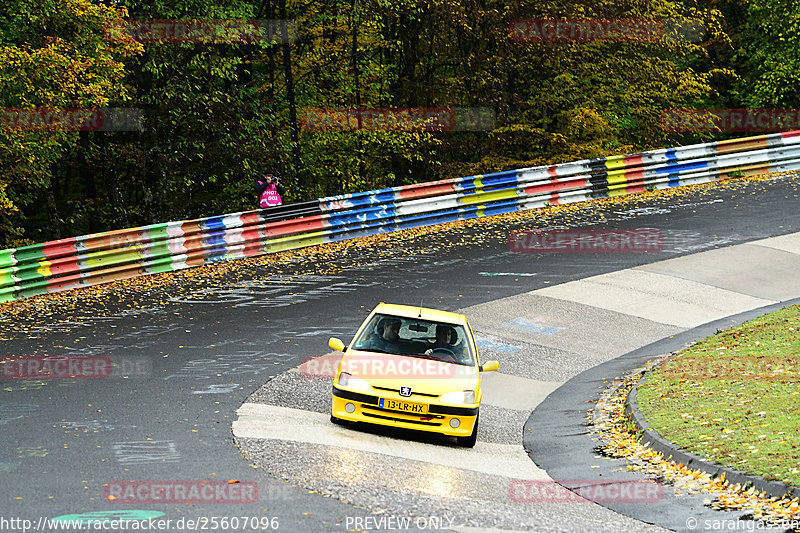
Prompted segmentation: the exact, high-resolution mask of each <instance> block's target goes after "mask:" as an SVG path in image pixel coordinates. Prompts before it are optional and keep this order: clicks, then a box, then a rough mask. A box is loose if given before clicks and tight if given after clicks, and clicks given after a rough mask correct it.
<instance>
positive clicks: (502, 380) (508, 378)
mask: <svg viewBox="0 0 800 533" xmlns="http://www.w3.org/2000/svg"><path fill="white" fill-rule="evenodd" d="M563 384H564V382H562V381H537V380H534V379H528V378H522V377H519V376H513V375H511V374H503V373H501V372H486V373H484V374H483V383H482V384H481V389H482V390H483V400H482V403H484V404H488V405H494V406H497V407H503V408H505V409H516V410H519V411H533V410H534V409H535V408H536V406H537V405H539V404H540V403H542V401H543V400H544V399H545V398H547V395H548V394H550V393H551V392H553V391H554V390H556V389H557V388H559V387H560V386H561V385H563Z"/></svg>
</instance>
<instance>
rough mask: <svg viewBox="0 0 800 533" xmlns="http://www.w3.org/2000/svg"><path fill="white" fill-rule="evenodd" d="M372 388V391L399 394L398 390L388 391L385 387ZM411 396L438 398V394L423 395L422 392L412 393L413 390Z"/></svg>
mask: <svg viewBox="0 0 800 533" xmlns="http://www.w3.org/2000/svg"><path fill="white" fill-rule="evenodd" d="M372 388H373V389H377V390H385V391H389V392H396V393H397V394H400V389H390V388H387V387H376V386H375V385H373V386H372ZM411 396H425V397H426V398H438V397H439V395H438V394H425V393H424V392H414V391H413V390H412V391H411ZM405 397H406V396H404V398H405ZM409 398H410V396H409Z"/></svg>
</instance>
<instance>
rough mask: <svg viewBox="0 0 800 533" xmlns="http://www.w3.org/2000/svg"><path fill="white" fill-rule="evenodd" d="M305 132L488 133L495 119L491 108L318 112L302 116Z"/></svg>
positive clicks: (309, 110) (309, 111) (307, 110)
mask: <svg viewBox="0 0 800 533" xmlns="http://www.w3.org/2000/svg"><path fill="white" fill-rule="evenodd" d="M299 119H300V124H301V126H302V128H303V129H304V130H306V131H310V132H323V131H348V132H350V131H358V130H368V131H488V130H492V129H494V127H495V125H496V122H497V120H496V116H495V112H494V110H493V109H490V108H488V107H408V108H400V107H382V108H356V109H350V108H341V109H333V108H319V107H307V108H304V109H302V110H301V112H300V116H299Z"/></svg>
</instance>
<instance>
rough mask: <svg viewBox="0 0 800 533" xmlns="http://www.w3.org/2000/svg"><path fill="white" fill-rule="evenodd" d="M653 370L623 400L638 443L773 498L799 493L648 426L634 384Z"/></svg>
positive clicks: (792, 495) (677, 461) (794, 489)
mask: <svg viewBox="0 0 800 533" xmlns="http://www.w3.org/2000/svg"><path fill="white" fill-rule="evenodd" d="M653 370H654V369H650V370H648V371H647V372H645V373H644V375H643V376H642V377H641V378H640V379H639V380H638V381H637V382H636V385H634V386H633V388H632V389H631V391H630V392H629V393H628V397H627V398H626V400H625V414H626V415H628V417H629V418H630V419H631V420H632V421H633V423H634V424H635V425H636V428H637V429H638V430H639V431H641V432H642V436H641V438H640V439H639V441H640V442H641V443H642V444H644V445H645V446H647V447H649V448H650V449H652V450H655V451H657V452H660V453H662V454H663V455H664V458H665V459H667V460H670V461H672V462H675V463H683V465H684V466H686V467H688V468H692V469H694V470H700V471H702V472H706V473H708V474H711V475H712V476H719V475H720V474H723V473H724V474H725V479H726V480H727V481H728V482H729V483H730V484H731V485H734V484H736V483H739V484H741V485H742V486H743V487H745V488H749V487H754V488H755V489H756V490H757V491H759V492H765V493H766V494H767V495H768V496H770V497H773V498H782V497H784V496H786V495H787V494H788V495H789V496H791V497H800V488H796V487H791V486H789V485H786V484H785V483H782V482H780V481H768V480H766V479H764V478H763V477H761V476H757V475H754V474H745V473H744V472H741V471H739V470H736V469H735V468H731V467H728V466H724V465H721V464H719V463H717V462H716V461H712V460H710V459H707V458H705V457H703V456H701V455H697V454H694V453H692V452H690V451H687V450H684V449H683V448H681V447H680V446H678V445H677V444H675V443H674V442H672V441H669V440H667V439H665V438H664V437H662V436H661V435H660V434H659V433H658V432H657V431H656V430H654V429H651V428H650V423H649V422H648V421H647V420H646V419H645V417H644V415H643V414H642V412H641V411H640V410H639V404H638V401H637V399H638V390H637V388H638V387H639V384H640V383H642V381H644V380H645V379H646V378H647V376H648V375H649V374H650V372H652V371H653Z"/></svg>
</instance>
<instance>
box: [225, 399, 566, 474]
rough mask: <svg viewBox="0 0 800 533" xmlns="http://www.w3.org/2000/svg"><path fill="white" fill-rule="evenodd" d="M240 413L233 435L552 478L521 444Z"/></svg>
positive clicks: (275, 409)
mask: <svg viewBox="0 0 800 533" xmlns="http://www.w3.org/2000/svg"><path fill="white" fill-rule="evenodd" d="M236 413H237V414H238V415H239V418H238V420H236V421H235V422H234V423H233V434H234V435H235V436H236V437H239V438H252V439H274V440H285V441H294V442H303V443H309V444H321V445H327V446H335V447H338V448H346V449H351V450H359V451H363V452H370V453H379V454H382V455H389V456H394V457H399V458H403V459H410V460H414V461H421V462H425V463H433V464H436V465H441V466H449V467H452V468H459V469H463V470H471V471H474V472H481V473H484V474H491V475H495V476H506V477H510V478H513V479H517V478H522V479H550V478H549V477H548V476H547V474H546V473H545V472H544V471H543V470H541V469H540V468H538V467H537V466H536V465H535V464H534V463H533V461H531V460H530V458H529V457H528V454H527V453H526V452H525V450H524V449H523V447H522V444H497V443H491V442H481V441H478V443H477V444H476V445H475V447H474V448H470V449H467V448H463V449H462V448H457V447H454V446H436V445H431V444H430V443H426V442H414V441H409V440H401V439H395V438H392V437H389V436H384V435H375V434H373V433H366V432H361V431H356V430H352V429H348V428H346V427H343V426H337V425H335V424H332V423H331V422H330V420H329V415H327V414H323V413H315V412H311V411H304V410H302V409H292V408H289V407H279V406H276V405H267V404H261V403H245V404H244V405H242V406H241V407H240V408H239V409H238V410H237V411H236Z"/></svg>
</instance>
